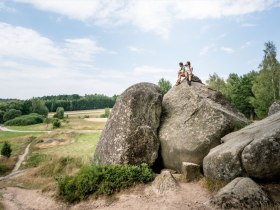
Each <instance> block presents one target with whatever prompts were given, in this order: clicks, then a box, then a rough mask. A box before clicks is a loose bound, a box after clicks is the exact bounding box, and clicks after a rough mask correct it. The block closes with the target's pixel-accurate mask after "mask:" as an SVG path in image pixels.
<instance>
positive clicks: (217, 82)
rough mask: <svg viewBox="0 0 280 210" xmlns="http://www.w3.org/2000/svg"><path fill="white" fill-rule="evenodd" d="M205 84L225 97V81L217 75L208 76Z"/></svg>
mask: <svg viewBox="0 0 280 210" xmlns="http://www.w3.org/2000/svg"><path fill="white" fill-rule="evenodd" d="M206 84H207V85H208V86H209V87H210V88H212V89H214V90H218V91H220V92H221V93H222V94H223V95H225V96H227V86H226V82H225V80H224V79H223V78H222V77H220V76H219V75H218V74H217V73H214V74H213V75H211V74H210V75H209V79H208V80H206Z"/></svg>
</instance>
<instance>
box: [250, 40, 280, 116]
mask: <svg viewBox="0 0 280 210" xmlns="http://www.w3.org/2000/svg"><path fill="white" fill-rule="evenodd" d="M264 53H265V55H264V58H263V61H262V63H261V64H260V73H259V75H258V76H257V77H256V79H255V80H254V81H253V88H252V91H253V93H254V95H255V98H254V99H252V100H251V103H252V104H253V106H254V107H255V111H256V113H257V115H258V117H259V118H264V117H266V116H267V113H268V109H269V107H270V106H271V104H272V103H273V102H274V101H276V100H279V99H280V93H279V91H280V64H279V62H278V60H277V58H276V56H277V54H276V47H275V45H274V44H273V43H272V42H267V43H265V50H264Z"/></svg>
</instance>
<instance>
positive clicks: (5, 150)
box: [1, 141, 12, 158]
mask: <svg viewBox="0 0 280 210" xmlns="http://www.w3.org/2000/svg"><path fill="white" fill-rule="evenodd" d="M11 154H12V148H11V145H10V144H9V143H8V142H6V141H5V142H4V145H3V147H2V149H1V155H3V156H5V157H7V158H9V157H10V156H11Z"/></svg>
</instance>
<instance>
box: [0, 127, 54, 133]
mask: <svg viewBox="0 0 280 210" xmlns="http://www.w3.org/2000/svg"><path fill="white" fill-rule="evenodd" d="M0 130H1V131H8V132H15V133H50V132H51V131H19V130H13V129H9V128H6V127H4V126H0Z"/></svg>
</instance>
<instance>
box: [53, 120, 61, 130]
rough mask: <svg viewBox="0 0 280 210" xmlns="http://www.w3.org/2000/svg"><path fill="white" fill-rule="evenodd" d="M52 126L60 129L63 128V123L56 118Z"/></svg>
mask: <svg viewBox="0 0 280 210" xmlns="http://www.w3.org/2000/svg"><path fill="white" fill-rule="evenodd" d="M52 124H53V128H60V127H61V122H60V120H59V119H57V118H54V120H53V122H52Z"/></svg>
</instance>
